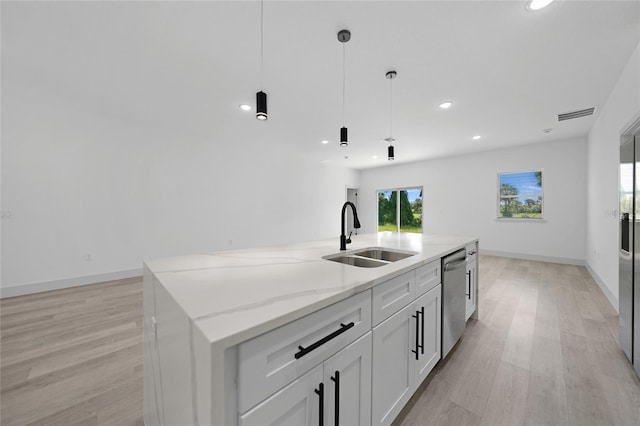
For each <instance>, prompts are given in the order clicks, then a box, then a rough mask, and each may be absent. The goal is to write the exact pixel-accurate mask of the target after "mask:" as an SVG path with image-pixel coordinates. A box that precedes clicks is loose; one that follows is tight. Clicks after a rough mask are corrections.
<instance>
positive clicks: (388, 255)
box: [354, 247, 416, 262]
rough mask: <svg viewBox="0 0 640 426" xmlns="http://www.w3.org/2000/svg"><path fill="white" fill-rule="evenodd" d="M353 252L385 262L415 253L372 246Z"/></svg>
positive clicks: (395, 260) (404, 257)
mask: <svg viewBox="0 0 640 426" xmlns="http://www.w3.org/2000/svg"><path fill="white" fill-rule="evenodd" d="M354 254H355V255H357V256H362V257H368V258H369V259H377V260H384V261H387V262H397V261H398V260H402V259H406V258H407V257H411V256H413V255H415V254H416V253H412V252H403V251H396V250H389V249H385V248H379V247H374V248H368V249H365V250H361V251H357V252H355V253H354Z"/></svg>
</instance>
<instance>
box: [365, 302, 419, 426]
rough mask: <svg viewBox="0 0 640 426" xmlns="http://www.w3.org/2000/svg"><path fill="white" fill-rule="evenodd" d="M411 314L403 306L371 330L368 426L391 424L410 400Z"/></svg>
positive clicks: (413, 323) (413, 327)
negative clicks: (370, 396)
mask: <svg viewBox="0 0 640 426" xmlns="http://www.w3.org/2000/svg"><path fill="white" fill-rule="evenodd" d="M414 314H415V312H414V310H413V305H409V306H406V307H405V308H404V309H401V310H400V311H399V312H396V313H395V314H394V315H392V316H391V317H390V318H388V319H387V320H385V321H384V322H383V323H382V324H380V325H378V326H377V327H375V328H374V329H373V383H372V402H371V406H372V419H371V420H372V422H371V424H372V425H386V424H391V422H392V421H393V419H395V418H396V416H397V415H398V413H399V412H400V410H402V407H404V405H405V404H406V403H407V401H408V400H409V398H411V394H412V392H411V387H412V377H413V376H414V374H415V369H416V364H415V361H413V360H412V357H414V354H413V353H412V352H411V350H412V349H413V348H414V346H413V344H414V342H415V339H414V336H415V321H414V319H413V318H412V316H413V315H414Z"/></svg>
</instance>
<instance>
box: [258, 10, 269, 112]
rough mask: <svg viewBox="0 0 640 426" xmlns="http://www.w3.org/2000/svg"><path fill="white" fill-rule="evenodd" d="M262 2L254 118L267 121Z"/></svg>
mask: <svg viewBox="0 0 640 426" xmlns="http://www.w3.org/2000/svg"><path fill="white" fill-rule="evenodd" d="M263 27H264V0H261V1H260V91H259V92H258V93H256V118H257V119H258V120H261V121H265V120H266V119H267V94H266V93H264V92H263V91H262V75H263V73H264V36H263V32H264V31H263Z"/></svg>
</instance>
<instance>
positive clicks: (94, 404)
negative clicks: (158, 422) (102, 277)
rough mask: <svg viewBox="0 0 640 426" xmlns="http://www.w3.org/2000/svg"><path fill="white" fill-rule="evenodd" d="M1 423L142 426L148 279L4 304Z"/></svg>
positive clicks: (0, 313) (0, 320)
mask: <svg viewBox="0 0 640 426" xmlns="http://www.w3.org/2000/svg"><path fill="white" fill-rule="evenodd" d="M0 333H1V338H0V424H2V425H3V426H5V425H6V426H9V425H76V424H77V425H123V426H125V425H142V424H143V421H142V280H141V278H135V279H127V280H120V281H113V282H108V283H101V284H94V285H88V286H82V287H75V288H70V289H64V290H57V291H51V292H47V293H39V294H33V295H27V296H19V297H13V298H9V299H2V300H1V301H0Z"/></svg>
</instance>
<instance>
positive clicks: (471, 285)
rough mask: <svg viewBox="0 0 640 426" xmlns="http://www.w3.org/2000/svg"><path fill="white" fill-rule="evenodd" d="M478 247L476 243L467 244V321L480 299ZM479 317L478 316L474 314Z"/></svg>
mask: <svg viewBox="0 0 640 426" xmlns="http://www.w3.org/2000/svg"><path fill="white" fill-rule="evenodd" d="M477 253H478V249H477V246H476V244H471V245H468V246H467V289H466V291H465V293H466V297H467V299H466V300H467V302H466V315H465V321H466V320H468V319H469V318H471V316H472V315H473V313H474V312H476V308H477V300H478V260H477V257H478V255H477ZM474 318H476V319H477V316H474Z"/></svg>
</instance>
